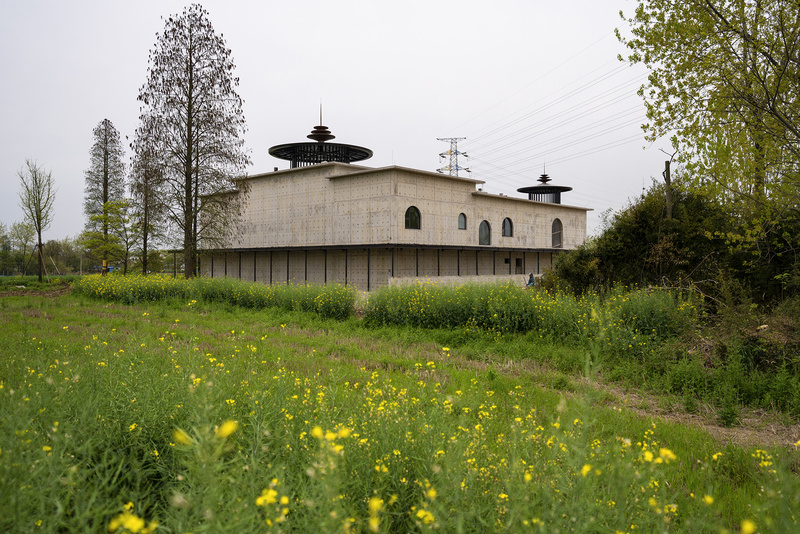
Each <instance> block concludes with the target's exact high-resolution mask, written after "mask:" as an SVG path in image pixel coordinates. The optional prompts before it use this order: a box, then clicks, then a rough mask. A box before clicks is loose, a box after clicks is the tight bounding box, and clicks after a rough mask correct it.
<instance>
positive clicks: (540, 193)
mask: <svg viewBox="0 0 800 534" xmlns="http://www.w3.org/2000/svg"><path fill="white" fill-rule="evenodd" d="M550 180H551V178H550V177H549V176H547V174H546V173H544V174H542V175H541V176H540V177H539V180H538V181H539V182H541V185H531V186H528V187H520V188H519V189H517V191H518V192H520V193H527V194H528V200H536V201H539V202H549V203H551V204H561V193H566V192H567V191H572V188H571V187H568V186H566V185H548V183H547V182H549V181H550Z"/></svg>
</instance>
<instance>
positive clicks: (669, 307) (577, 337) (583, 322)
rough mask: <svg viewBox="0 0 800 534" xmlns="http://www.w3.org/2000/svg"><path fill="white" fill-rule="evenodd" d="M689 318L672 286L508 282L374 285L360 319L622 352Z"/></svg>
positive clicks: (683, 326) (689, 309)
mask: <svg viewBox="0 0 800 534" xmlns="http://www.w3.org/2000/svg"><path fill="white" fill-rule="evenodd" d="M696 317H697V313H696V306H695V304H694V303H693V302H692V301H691V300H690V299H689V298H688V297H687V296H686V295H684V294H682V293H678V292H670V291H655V292H653V291H645V290H637V289H634V290H628V289H625V288H617V289H615V290H614V291H612V292H611V293H610V294H608V295H607V296H605V297H604V298H600V297H599V296H597V295H593V294H588V295H586V296H584V297H581V298H577V299H576V298H575V297H573V296H572V295H568V294H564V293H550V292H548V291H544V290H526V289H522V288H520V287H519V286H518V285H515V284H511V283H499V284H466V285H462V286H441V285H436V284H433V283H419V284H414V285H409V286H403V287H389V288H382V289H380V290H379V291H377V292H376V293H374V294H372V295H370V298H369V301H368V304H367V306H366V309H365V313H364V319H365V320H366V322H367V323H368V324H381V325H387V324H393V325H409V326H418V327H424V328H462V327H474V328H479V329H484V330H488V331H492V332H498V333H534V334H537V335H539V336H541V337H545V338H547V339H550V340H562V341H572V342H576V343H585V342H586V341H588V340H598V339H601V338H602V339H603V340H604V342H605V343H606V344H607V346H608V347H609V348H612V349H617V350H624V351H627V352H630V351H636V350H640V349H641V348H642V347H643V346H645V345H647V343H648V342H653V341H655V342H658V341H661V340H664V339H667V338H670V337H675V336H678V335H680V334H681V333H682V332H685V331H686V330H687V329H688V328H690V327H691V325H692V324H693V323H694V321H695V319H696Z"/></svg>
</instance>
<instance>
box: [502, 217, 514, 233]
mask: <svg viewBox="0 0 800 534" xmlns="http://www.w3.org/2000/svg"><path fill="white" fill-rule="evenodd" d="M513 236H514V223H512V222H511V219H509V218H508V217H506V218H505V219H503V237H513Z"/></svg>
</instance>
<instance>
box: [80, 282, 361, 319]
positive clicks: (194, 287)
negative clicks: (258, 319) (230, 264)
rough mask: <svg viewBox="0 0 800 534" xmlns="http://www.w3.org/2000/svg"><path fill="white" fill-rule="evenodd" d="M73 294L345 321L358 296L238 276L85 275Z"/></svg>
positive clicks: (330, 286)
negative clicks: (269, 310)
mask: <svg viewBox="0 0 800 534" xmlns="http://www.w3.org/2000/svg"><path fill="white" fill-rule="evenodd" d="M73 291H74V292H75V293H76V294H79V295H85V296H87V297H91V298H95V299H103V300H110V301H117V302H122V303H124V304H135V303H140V302H156V301H160V300H164V299H183V300H195V301H196V300H200V299H202V300H204V301H207V302H220V303H227V304H231V305H234V306H241V307H243V308H256V309H258V308H281V309H285V310H300V311H312V312H316V313H319V314H320V315H322V316H323V317H327V318H333V319H345V318H347V317H349V316H350V315H351V314H352V313H353V307H354V304H355V300H356V292H355V290H354V289H352V288H348V287H345V286H342V285H340V284H327V285H324V286H320V285H291V284H281V285H271V286H267V285H263V284H253V283H248V282H244V281H241V280H237V279H233V278H214V279H209V278H194V279H190V280H186V279H183V278H172V277H170V276H167V275H149V276H138V275H128V276H119V275H109V276H100V275H92V276H85V277H82V278H80V279H78V280H77V281H75V282H74V283H73Z"/></svg>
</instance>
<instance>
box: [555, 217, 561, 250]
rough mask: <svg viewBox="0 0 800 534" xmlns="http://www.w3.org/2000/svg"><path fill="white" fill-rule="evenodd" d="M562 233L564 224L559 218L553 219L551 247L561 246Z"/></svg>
mask: <svg viewBox="0 0 800 534" xmlns="http://www.w3.org/2000/svg"><path fill="white" fill-rule="evenodd" d="M563 233H564V226H563V225H562V224H561V221H560V220H559V219H556V220H554V221H553V248H561V247H562V246H563V240H562V234H563Z"/></svg>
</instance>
